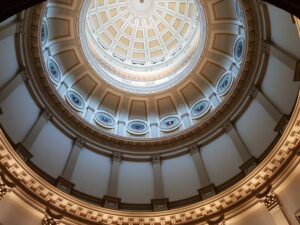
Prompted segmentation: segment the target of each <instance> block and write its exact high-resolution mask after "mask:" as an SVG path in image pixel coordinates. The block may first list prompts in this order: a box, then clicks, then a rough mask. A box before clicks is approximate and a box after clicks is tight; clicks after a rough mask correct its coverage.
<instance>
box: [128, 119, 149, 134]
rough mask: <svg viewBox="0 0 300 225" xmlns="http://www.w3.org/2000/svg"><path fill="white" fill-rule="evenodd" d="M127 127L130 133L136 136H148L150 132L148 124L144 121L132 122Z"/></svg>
mask: <svg viewBox="0 0 300 225" xmlns="http://www.w3.org/2000/svg"><path fill="white" fill-rule="evenodd" d="M126 127H127V131H128V132H129V133H131V134H135V135H143V134H146V133H147V132H148V130H149V126H148V124H147V123H146V122H145V121H143V120H131V121H129V122H128V124H127V126H126Z"/></svg>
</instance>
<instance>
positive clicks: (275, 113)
mask: <svg viewBox="0 0 300 225" xmlns="http://www.w3.org/2000/svg"><path fill="white" fill-rule="evenodd" d="M250 96H251V97H252V98H254V99H255V100H257V102H258V103H259V104H260V105H261V106H262V107H263V108H264V109H265V110H266V111H267V112H268V113H269V115H270V116H271V117H272V118H273V120H274V121H275V122H279V121H280V119H281V117H282V114H281V112H280V111H279V110H278V109H277V108H276V107H275V106H274V105H273V104H272V103H271V102H270V100H269V99H268V98H267V97H266V96H265V95H264V94H263V93H262V92H261V91H260V90H259V89H258V88H257V87H254V88H253V90H252V91H251V93H250Z"/></svg>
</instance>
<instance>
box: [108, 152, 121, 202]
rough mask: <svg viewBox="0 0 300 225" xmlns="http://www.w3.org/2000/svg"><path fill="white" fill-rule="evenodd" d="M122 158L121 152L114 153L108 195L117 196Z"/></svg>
mask: <svg viewBox="0 0 300 225" xmlns="http://www.w3.org/2000/svg"><path fill="white" fill-rule="evenodd" d="M121 158H122V155H121V154H120V153H117V152H115V153H114V155H113V158H112V166H111V171H110V177H109V184H108V191H107V195H108V196H112V197H117V194H118V181H119V172H120V164H121Z"/></svg>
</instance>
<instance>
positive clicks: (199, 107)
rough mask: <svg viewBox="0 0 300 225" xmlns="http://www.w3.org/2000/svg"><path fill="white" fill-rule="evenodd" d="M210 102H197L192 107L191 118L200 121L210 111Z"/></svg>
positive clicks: (203, 100)
mask: <svg viewBox="0 0 300 225" xmlns="http://www.w3.org/2000/svg"><path fill="white" fill-rule="evenodd" d="M210 106H211V105H210V101H209V100H206V99H202V100H200V101H198V102H196V103H195V104H194V105H193V106H192V110H191V116H192V117H193V118H195V119H198V118H200V117H202V116H204V115H205V114H206V113H207V112H208V111H209V109H210Z"/></svg>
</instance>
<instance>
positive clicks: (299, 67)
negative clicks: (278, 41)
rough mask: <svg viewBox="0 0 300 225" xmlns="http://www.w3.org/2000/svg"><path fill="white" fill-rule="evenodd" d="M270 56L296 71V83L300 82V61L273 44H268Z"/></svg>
mask: <svg viewBox="0 0 300 225" xmlns="http://www.w3.org/2000/svg"><path fill="white" fill-rule="evenodd" d="M265 44H266V45H267V46H268V49H269V51H270V54H271V55H272V56H274V57H275V58H277V59H278V60H280V61H281V62H282V63H284V64H285V65H287V66H288V67H289V68H290V69H291V70H294V71H295V72H294V81H300V60H299V59H297V58H296V57H294V56H293V55H291V54H289V53H288V52H286V51H284V50H283V49H281V48H280V47H278V46H276V45H275V44H273V43H270V42H266V43H265Z"/></svg>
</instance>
